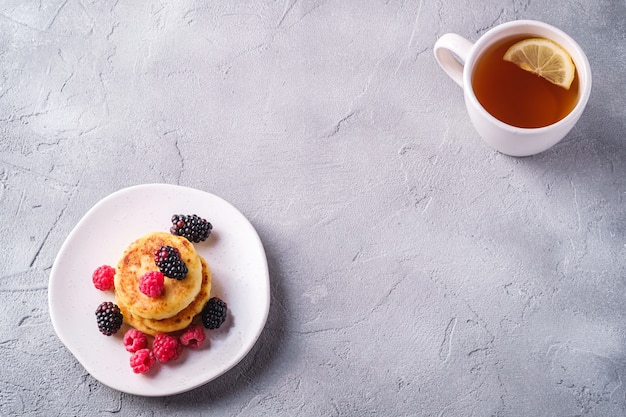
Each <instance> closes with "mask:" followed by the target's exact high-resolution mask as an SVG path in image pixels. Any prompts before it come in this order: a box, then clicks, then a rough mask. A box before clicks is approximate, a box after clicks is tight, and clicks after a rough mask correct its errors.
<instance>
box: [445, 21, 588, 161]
mask: <svg viewBox="0 0 626 417" xmlns="http://www.w3.org/2000/svg"><path fill="white" fill-rule="evenodd" d="M516 35H529V37H542V38H548V39H551V40H553V41H554V42H556V43H558V44H559V45H561V46H562V47H563V48H565V49H566V50H567V51H568V52H569V54H570V55H571V57H572V60H573V61H574V65H576V70H577V74H578V82H579V90H578V91H579V92H578V100H577V103H576V105H575V106H574V108H573V110H572V111H571V112H570V113H569V114H568V115H567V116H565V117H564V118H563V119H561V120H559V121H558V122H556V123H553V124H551V125H548V126H545V127H539V128H520V127H515V126H511V125H508V124H506V123H504V122H502V121H500V120H498V119H496V118H495V117H494V116H492V115H491V114H489V112H487V110H485V108H484V107H483V106H482V105H481V104H480V103H479V101H478V99H477V98H476V94H475V93H474V90H473V87H472V75H473V71H474V68H475V64H476V62H477V61H478V60H479V59H480V58H481V55H482V54H483V53H484V52H485V51H486V50H487V49H488V48H489V47H490V46H491V45H494V43H497V42H498V41H500V40H502V39H505V38H508V37H511V36H516ZM434 53H435V58H436V60H437V62H438V63H439V65H440V66H441V68H443V70H444V71H445V72H446V73H447V74H448V75H449V76H450V78H452V79H453V80H454V81H455V82H456V83H457V84H458V85H460V86H461V87H462V88H463V94H464V97H465V105H466V107H467V111H468V113H469V116H470V119H471V121H472V124H473V125H474V128H475V129H476V131H477V132H478V134H479V135H480V136H481V137H482V138H483V140H484V141H485V142H487V144H489V145H490V146H491V147H492V148H494V149H496V150H497V151H499V152H501V153H503V154H506V155H511V156H529V155H534V154H537V153H539V152H543V151H545V150H546V149H548V148H550V147H552V146H554V145H555V144H556V143H558V142H559V141H560V140H561V139H563V138H564V137H565V135H567V133H568V132H569V131H570V130H571V129H572V128H573V127H574V125H575V124H576V122H577V121H578V119H579V118H580V116H581V114H582V112H583V110H584V108H585V106H586V105H587V101H588V100H589V94H590V92H591V69H590V67H589V61H588V60H587V57H586V55H585V53H584V52H583V50H582V49H581V48H580V46H579V45H578V44H577V43H576V42H575V41H574V40H573V39H572V38H571V37H570V36H568V35H567V34H566V33H564V32H563V31H561V30H559V29H557V28H555V27H553V26H550V25H548V24H546V23H542V22H537V21H532V20H516V21H512V22H507V23H503V24H501V25H498V26H496V27H494V28H492V29H490V30H489V31H487V32H486V33H485V34H484V35H483V36H481V37H480V39H478V40H477V41H476V42H475V43H472V42H470V41H469V40H467V39H465V38H464V37H462V36H460V35H457V34H455V33H446V34H445V35H443V36H441V38H439V40H438V41H437V42H436V43H435V46H434Z"/></svg>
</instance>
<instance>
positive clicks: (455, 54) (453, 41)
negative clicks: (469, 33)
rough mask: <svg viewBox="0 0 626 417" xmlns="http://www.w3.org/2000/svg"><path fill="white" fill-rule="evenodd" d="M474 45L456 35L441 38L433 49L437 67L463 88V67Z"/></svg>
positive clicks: (448, 34) (447, 34) (445, 35)
mask: <svg viewBox="0 0 626 417" xmlns="http://www.w3.org/2000/svg"><path fill="white" fill-rule="evenodd" d="M472 46H474V44H473V43H472V42H470V41H468V40H467V39H465V38H464V37H462V36H460V35H457V34H456V33H446V34H444V35H443V36H441V37H440V38H439V39H438V40H437V42H435V46H434V48H433V50H434V52H435V59H436V60H437V62H438V63H439V66H440V67H441V68H442V69H443V70H444V71H445V72H446V74H448V76H449V77H450V78H452V80H453V81H454V82H455V83H457V84H458V85H459V86H461V88H463V66H464V65H465V61H466V60H467V57H468V56H469V52H470V49H472Z"/></svg>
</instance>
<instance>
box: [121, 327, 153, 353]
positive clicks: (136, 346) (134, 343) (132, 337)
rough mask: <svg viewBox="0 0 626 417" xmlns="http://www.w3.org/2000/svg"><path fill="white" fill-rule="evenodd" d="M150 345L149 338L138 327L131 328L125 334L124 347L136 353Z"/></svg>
mask: <svg viewBox="0 0 626 417" xmlns="http://www.w3.org/2000/svg"><path fill="white" fill-rule="evenodd" d="M146 346H148V338H147V337H146V335H145V334H144V333H143V332H140V331H139V330H137V329H130V330H129V331H127V332H126V334H125V335H124V347H125V348H126V350H127V351H129V352H130V353H135V352H137V351H139V350H141V349H144V348H145V347H146Z"/></svg>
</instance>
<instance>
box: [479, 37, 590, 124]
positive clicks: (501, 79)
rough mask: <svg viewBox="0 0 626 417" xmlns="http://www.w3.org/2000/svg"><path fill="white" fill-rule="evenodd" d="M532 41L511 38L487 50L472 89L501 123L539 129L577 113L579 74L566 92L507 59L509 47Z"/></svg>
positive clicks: (480, 61) (480, 58)
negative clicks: (522, 41) (506, 54)
mask: <svg viewBox="0 0 626 417" xmlns="http://www.w3.org/2000/svg"><path fill="white" fill-rule="evenodd" d="M528 37H529V36H527V35H521V36H520V35H517V36H514V37H509V38H506V39H504V40H502V41H500V42H498V43H495V44H494V45H492V46H491V47H490V48H489V49H487V50H486V51H485V52H484V53H483V54H482V55H481V56H480V57H479V58H478V60H477V62H476V64H475V67H474V71H473V74H472V85H473V90H474V94H475V95H476V98H477V99H478V101H479V102H480V104H481V105H482V106H483V107H484V108H485V110H487V111H488V112H489V113H490V114H491V115H492V116H494V117H495V118H497V119H498V120H500V121H502V122H504V123H506V124H509V125H512V126H517V127H522V128H538V127H544V126H548V125H551V124H553V123H556V122H558V121H559V120H561V119H562V118H564V117H565V116H567V115H568V114H569V113H570V112H571V111H572V109H574V107H575V106H576V102H577V100H578V89H579V87H578V74H576V76H575V77H574V81H573V82H572V85H571V86H570V88H569V90H566V89H565V88H563V87H560V86H558V85H555V84H552V83H551V82H549V81H547V80H545V79H544V78H541V77H539V76H537V75H535V74H533V73H531V72H528V71H525V70H523V69H521V68H519V67H518V66H517V65H515V64H513V63H511V62H507V61H505V60H504V59H503V57H504V54H505V52H506V51H507V50H508V49H509V47H511V46H512V45H513V44H515V43H516V42H519V41H521V40H523V39H525V38H528Z"/></svg>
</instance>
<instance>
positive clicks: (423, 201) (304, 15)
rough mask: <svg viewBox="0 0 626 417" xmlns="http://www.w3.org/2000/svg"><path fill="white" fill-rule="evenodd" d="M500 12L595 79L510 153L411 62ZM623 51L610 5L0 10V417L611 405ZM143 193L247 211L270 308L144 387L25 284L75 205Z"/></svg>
mask: <svg viewBox="0 0 626 417" xmlns="http://www.w3.org/2000/svg"><path fill="white" fill-rule="evenodd" d="M457 3H458V4H457ZM514 19H536V20H542V21H545V22H548V23H551V24H554V25H556V26H557V27H559V28H561V29H563V30H565V31H566V32H568V33H569V34H570V35H571V36H572V37H574V39H576V40H577V41H578V42H579V43H580V44H581V46H582V47H583V49H584V50H585V51H586V52H587V54H588V57H589V60H590V63H591V67H592V71H593V76H594V86H593V91H592V94H591V98H590V101H589V105H588V107H587V109H586V111H585V113H584V115H583V117H582V119H581V120H580V122H579V123H578V125H577V126H576V127H575V128H574V130H573V131H572V132H571V133H570V134H569V135H568V136H567V137H566V138H565V139H564V140H563V141H562V142H560V143H559V144H558V145H557V146H555V147H554V148H552V149H550V150H549V151H546V152H544V153H542V154H539V155H537V156H534V157H529V158H512V157H508V156H504V155H502V154H499V153H497V152H495V151H493V150H492V149H490V148H488V147H487V146H486V145H484V143H483V142H482V141H481V140H480V139H479V138H478V136H477V135H476V133H475V131H474V130H473V128H472V126H471V124H470V121H469V119H468V117H467V114H466V112H465V109H464V104H463V99H462V92H461V89H460V88H458V87H457V86H456V85H455V84H454V83H453V82H452V81H451V80H450V79H449V78H447V76H446V75H445V74H444V73H443V72H442V71H441V70H440V69H439V67H438V66H437V64H436V62H435V60H434V58H433V54H432V46H433V44H434V42H435V41H436V39H437V38H438V37H439V36H440V35H442V34H443V33H446V32H456V33H459V34H462V35H464V36H466V37H468V38H469V39H471V40H475V39H477V38H478V37H479V36H480V35H481V34H482V33H484V32H485V31H486V30H488V29H489V28H491V27H493V26H494V25H497V24H499V23H502V22H505V21H509V20H514ZM625 57H626V3H625V2H624V1H623V0H620V1H617V0H598V1H579V2H571V1H566V0H554V1H552V2H538V1H531V0H524V1H522V0H512V1H495V0H483V1H479V0H468V1H464V2H446V1H440V0H439V1H423V0H422V1H417V0H416V1H398V0H391V1H382V0H381V1H369V0H366V1H351V0H348V1H343V0H329V1H324V0H299V1H298V0H284V1H269V0H262V1H256V2H253V1H227V2H207V1H199V0H175V1H169V2H167V1H155V0H148V1H136V2H122V1H92V0H44V1H40V2H28V1H17V0H6V1H4V2H2V3H1V4H0V63H1V65H0V74H1V79H0V80H1V81H0V119H1V122H0V137H1V140H0V185H1V187H0V208H1V210H0V230H1V231H2V233H0V253H1V255H2V263H1V264H0V277H1V279H0V312H1V314H2V320H0V370H1V371H0V415H2V416H18V415H37V416H56V415H59V416H110V415H129V416H195V415H211V416H239V417H245V416H277V415H280V416H433V417H435V416H438V417H450V416H477V417H478V416H493V417H495V416H497V417H509V416H511V417H513V416H534V417H536V416H561V417H574V416H602V417H606V416H623V415H626V385H624V380H626V332H625V330H626V317H625V316H626V303H625V301H626V297H625V291H624V289H625V284H626V209H625V206H624V200H625V199H626V176H625V174H626V144H625V142H624V140H625V136H626V126H625V120H626V111H625V107H626V106H625V105H624V103H625V97H626V82H625V80H626V58H625ZM154 182H160V183H170V184H180V185H185V186H189V187H194V188H198V189H201V190H205V191H209V192H211V193H214V194H217V195H219V196H221V197H223V198H224V199H226V200H228V201H230V202H231V203H232V204H233V205H235V206H236V207H238V208H239V209H240V210H241V211H242V212H243V213H244V214H245V215H246V216H247V217H248V218H249V219H250V221H251V222H252V224H253V225H254V227H255V228H256V229H257V231H258V233H259V235H260V237H261V239H262V241H263V243H264V245H265V249H266V252H267V257H268V262H269V267H270V275H271V294H272V298H271V302H272V304H271V309H270V314H269V318H268V322H267V325H266V327H265V329H264V331H263V333H262V334H261V337H260V339H259V341H258V343H257V344H256V345H255V347H254V348H253V350H252V351H251V353H250V354H249V355H248V356H247V357H246V358H245V359H244V360H243V361H242V362H240V363H239V364H238V365H237V366H236V367H235V368H234V369H232V370H231V371H230V372H228V373H227V374H225V375H223V376H222V377H220V378H218V379H216V380H214V381H212V382H210V383H208V384H206V385H204V386H202V387H200V388H197V389H195V390H193V391H190V392H187V393H184V394H180V395H175V396H170V397H163V398H144V397H137V396H132V395H127V394H123V393H120V392H117V391H114V390H112V389H110V388H108V387H106V386H103V385H101V384H100V383H99V382H98V381H96V380H95V379H93V378H92V377H91V376H90V375H89V374H88V373H87V372H86V371H85V369H84V368H83V367H82V366H81V365H80V364H79V363H78V362H77V361H76V360H75V359H74V357H73V356H72V354H71V353H70V352H69V351H68V350H67V349H66V348H65V346H64V345H63V344H62V343H61V341H60V340H59V339H58V337H57V336H56V334H55V332H54V330H53V328H52V325H51V321H50V317H49V313H48V304H47V297H48V293H47V287H48V278H49V273H50V270H51V267H52V265H53V263H54V259H55V256H56V254H57V252H58V250H59V248H60V247H61V245H62V243H63V241H64V240H65V238H66V237H67V236H68V234H69V233H70V231H71V230H72V228H73V227H74V226H75V225H76V223H77V222H78V221H79V220H80V219H81V217H82V216H83V215H84V214H85V213H86V212H87V210H89V208H91V207H92V206H93V205H94V204H95V203H97V202H98V201H99V200H100V199H102V198H104V197H105V196H107V195H108V194H110V193H112V192H114V191H117V190H119V189H121V188H124V187H127V186H131V185H135V184H142V183H154ZM103 244H106V243H105V242H103Z"/></svg>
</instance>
